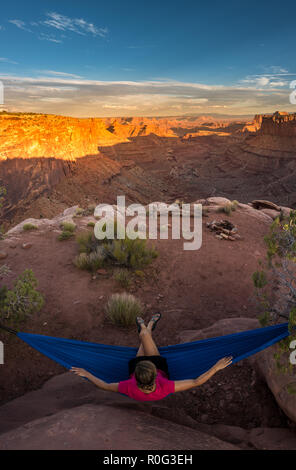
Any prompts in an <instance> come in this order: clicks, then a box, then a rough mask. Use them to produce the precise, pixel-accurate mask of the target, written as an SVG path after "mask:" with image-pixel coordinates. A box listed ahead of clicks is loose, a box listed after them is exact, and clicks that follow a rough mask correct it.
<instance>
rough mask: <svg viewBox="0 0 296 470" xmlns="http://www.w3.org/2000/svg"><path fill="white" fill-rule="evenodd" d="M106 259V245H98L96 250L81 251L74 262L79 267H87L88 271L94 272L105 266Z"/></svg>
mask: <svg viewBox="0 0 296 470" xmlns="http://www.w3.org/2000/svg"><path fill="white" fill-rule="evenodd" d="M105 259H106V255H105V250H104V247H100V246H98V247H97V248H96V250H95V251H92V252H91V253H85V252H82V253H80V254H79V255H78V256H76V258H75V260H74V264H75V266H77V268H79V269H86V270H87V271H91V272H94V271H96V270H97V269H100V268H102V267H103V266H104V263H105Z"/></svg>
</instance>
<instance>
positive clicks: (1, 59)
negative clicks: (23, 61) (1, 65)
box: [0, 57, 18, 64]
mask: <svg viewBox="0 0 296 470" xmlns="http://www.w3.org/2000/svg"><path fill="white" fill-rule="evenodd" d="M0 62H6V63H7V64H17V63H18V62H15V61H14V60H10V59H7V57H0Z"/></svg>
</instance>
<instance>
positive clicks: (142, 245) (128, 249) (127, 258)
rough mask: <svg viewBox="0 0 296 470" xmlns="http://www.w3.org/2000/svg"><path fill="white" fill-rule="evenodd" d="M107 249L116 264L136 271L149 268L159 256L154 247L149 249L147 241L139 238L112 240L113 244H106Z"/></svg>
mask: <svg viewBox="0 0 296 470" xmlns="http://www.w3.org/2000/svg"><path fill="white" fill-rule="evenodd" d="M105 248H106V252H107V255H108V256H109V258H110V259H111V260H112V261H113V262H114V263H115V264H118V265H121V266H126V267H128V268H134V269H136V268H141V267H144V266H147V265H148V264H150V263H151V262H152V260H153V259H154V258H156V257H157V256H158V253H157V251H156V249H155V248H154V246H152V247H148V246H147V241H146V240H141V239H139V238H136V239H135V240H131V239H129V238H125V239H123V240H112V242H111V243H108V244H105Z"/></svg>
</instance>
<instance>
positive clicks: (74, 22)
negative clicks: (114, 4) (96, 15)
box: [43, 12, 108, 37]
mask: <svg viewBox="0 0 296 470" xmlns="http://www.w3.org/2000/svg"><path fill="white" fill-rule="evenodd" d="M46 16H47V19H46V20H45V21H43V24H44V25H46V26H49V27H51V28H55V29H57V30H59V31H72V32H74V33H77V34H80V35H83V36H84V35H86V34H92V35H93V36H101V37H105V36H106V35H107V33H108V29H107V28H98V27H97V26H95V25H94V24H93V23H88V22H87V21H85V20H84V19H83V18H70V17H68V16H65V15H61V14H60V13H56V12H51V13H47V14H46Z"/></svg>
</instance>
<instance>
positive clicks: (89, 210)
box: [83, 204, 96, 216]
mask: <svg viewBox="0 0 296 470" xmlns="http://www.w3.org/2000/svg"><path fill="white" fill-rule="evenodd" d="M95 208H96V205H95V204H90V205H89V206H87V208H86V209H84V210H83V215H85V216H88V215H93V214H94V212H95Z"/></svg>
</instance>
